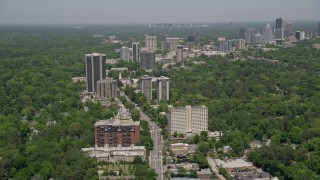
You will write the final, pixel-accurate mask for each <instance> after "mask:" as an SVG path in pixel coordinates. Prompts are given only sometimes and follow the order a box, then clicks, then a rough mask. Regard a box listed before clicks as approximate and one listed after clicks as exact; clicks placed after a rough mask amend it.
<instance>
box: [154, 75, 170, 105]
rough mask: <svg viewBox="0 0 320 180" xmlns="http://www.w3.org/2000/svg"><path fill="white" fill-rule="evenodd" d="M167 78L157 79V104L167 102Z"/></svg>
mask: <svg viewBox="0 0 320 180" xmlns="http://www.w3.org/2000/svg"><path fill="white" fill-rule="evenodd" d="M169 80H170V79H169V78H167V77H164V76H161V77H159V78H158V79H157V84H158V94H157V100H158V102H159V101H161V100H163V101H167V100H169Z"/></svg>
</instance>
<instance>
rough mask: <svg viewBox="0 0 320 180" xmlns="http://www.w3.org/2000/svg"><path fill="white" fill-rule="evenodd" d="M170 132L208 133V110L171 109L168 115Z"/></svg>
mask: <svg viewBox="0 0 320 180" xmlns="http://www.w3.org/2000/svg"><path fill="white" fill-rule="evenodd" d="M167 119H168V127H169V132H170V133H171V134H173V133H174V132H177V133H182V134H187V133H192V134H200V133H201V131H208V108H207V107H206V106H186V107H177V108H174V107H171V108H169V111H168V114H167Z"/></svg>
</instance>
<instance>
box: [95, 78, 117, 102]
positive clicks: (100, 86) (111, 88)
mask: <svg viewBox="0 0 320 180" xmlns="http://www.w3.org/2000/svg"><path fill="white" fill-rule="evenodd" d="M116 96H117V81H116V80H114V79H112V78H106V79H104V80H99V81H98V82H97V99H100V100H104V101H110V99H111V98H113V97H116Z"/></svg>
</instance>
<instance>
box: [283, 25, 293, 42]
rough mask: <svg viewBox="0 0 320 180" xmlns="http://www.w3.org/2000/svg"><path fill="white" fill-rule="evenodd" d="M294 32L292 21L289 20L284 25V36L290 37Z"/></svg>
mask: <svg viewBox="0 0 320 180" xmlns="http://www.w3.org/2000/svg"><path fill="white" fill-rule="evenodd" d="M291 33H292V22H287V23H286V25H285V27H284V37H285V38H288V37H290V36H291Z"/></svg>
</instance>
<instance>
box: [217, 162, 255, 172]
mask: <svg viewBox="0 0 320 180" xmlns="http://www.w3.org/2000/svg"><path fill="white" fill-rule="evenodd" d="M214 162H215V163H216V165H217V167H218V168H225V169H227V171H228V172H229V173H235V172H244V171H253V170H255V169H256V167H254V166H253V165H252V163H250V162H247V161H245V160H243V159H228V160H220V159H215V160H214Z"/></svg>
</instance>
